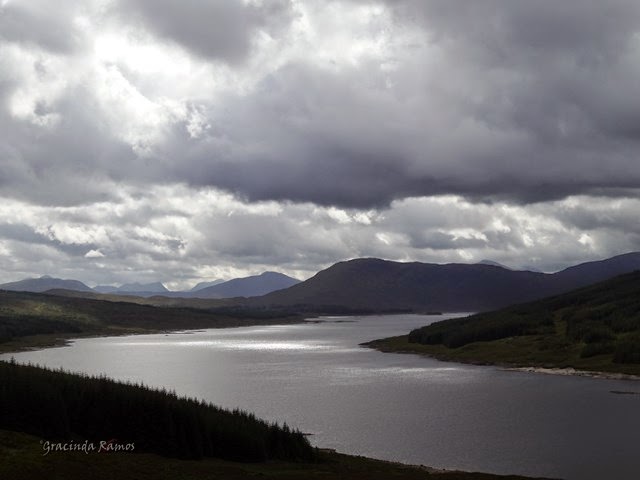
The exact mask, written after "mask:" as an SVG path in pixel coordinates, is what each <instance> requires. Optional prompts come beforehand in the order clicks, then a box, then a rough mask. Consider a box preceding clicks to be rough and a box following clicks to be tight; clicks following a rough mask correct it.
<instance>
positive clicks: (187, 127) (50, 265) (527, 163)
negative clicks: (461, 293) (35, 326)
mask: <svg viewBox="0 0 640 480" xmlns="http://www.w3.org/2000/svg"><path fill="white" fill-rule="evenodd" d="M53 5H54V4H53V3H52V2H50V1H48V0H0V281H12V280H18V279H21V278H25V277H30V276H39V275H43V274H49V275H54V276H58V277H62V278H74V279H79V280H82V281H84V282H86V283H87V284H89V285H95V284H120V283H125V282H133V281H140V282H151V281H162V282H164V283H165V285H167V286H168V287H169V288H172V289H181V288H188V287H190V286H192V285H193V284H195V283H197V282H199V281H204V280H213V279H218V278H224V279H229V278H233V277H238V276H246V275H251V274H257V273H260V272H262V271H265V270H276V271H280V272H283V273H287V274H290V275H293V276H296V277H298V278H300V279H304V278H308V277H309V276H311V275H313V274H314V273H315V272H317V271H318V270H320V269H322V268H326V267H328V266H330V265H331V264H333V263H335V262H337V261H341V260H345V259H350V258H357V257H379V258H385V259H389V260H397V261H423V262H434V263H449V262H463V263H475V262H478V261H481V260H484V259H490V260H493V261H497V262H501V263H503V264H506V265H508V266H511V267H516V268H534V269H538V270H541V271H556V270H559V269H562V268H565V267H567V266H570V265H573V264H576V263H580V262H584V261H590V260H596V259H602V258H607V257H610V256H613V255H617V254H621V253H626V252H629V251H637V250H640V222H638V212H640V197H639V195H638V193H639V188H640V161H639V159H638V154H639V153H640V148H639V147H640V95H638V85H640V2H637V1H635V0H628V1H627V0H608V1H606V2H602V1H601V0H580V1H574V0H564V1H562V2H558V1H557V0H538V1H535V2H532V1H528V0H502V1H498V0H473V1H471V0H469V1H465V0H460V1H456V2H451V1H447V0H437V1H434V0H386V1H384V0H380V1H367V0H342V1H326V0H322V1H321V0H262V1H260V0H245V1H241V0H237V1H234V0H180V1H177V0H176V1H171V0H61V1H59V2H55V7H54V6H53Z"/></svg>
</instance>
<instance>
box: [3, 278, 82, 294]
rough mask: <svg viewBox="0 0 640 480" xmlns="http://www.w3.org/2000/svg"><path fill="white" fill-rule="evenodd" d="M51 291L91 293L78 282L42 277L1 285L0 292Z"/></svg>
mask: <svg viewBox="0 0 640 480" xmlns="http://www.w3.org/2000/svg"><path fill="white" fill-rule="evenodd" d="M52 289H64V290H75V291H79V292H91V291H92V290H91V288H89V287H87V286H86V285H85V284H84V283H82V282H80V281H78V280H63V279H61V278H53V277H50V276H49V275H43V276H42V277H39V278H26V279H24V280H20V281H17V282H9V283H3V284H1V285H0V290H9V291H14V292H46V291H47V290H52Z"/></svg>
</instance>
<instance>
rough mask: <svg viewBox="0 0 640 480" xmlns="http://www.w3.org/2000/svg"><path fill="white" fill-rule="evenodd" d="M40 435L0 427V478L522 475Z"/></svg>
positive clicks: (366, 479)
mask: <svg viewBox="0 0 640 480" xmlns="http://www.w3.org/2000/svg"><path fill="white" fill-rule="evenodd" d="M42 453H43V450H42V446H41V444H40V440H39V439H38V438H36V437H33V436H30V435H25V434H22V433H16V432H10V431H6V430H0V478H6V479H11V480H40V479H43V478H47V479H50V480H75V479H78V480H80V479H82V480H84V479H87V478H91V479H92V480H103V479H104V480H112V479H114V478H118V479H140V480H144V479H149V480H151V479H153V480H164V479H166V480H175V479H181V480H208V479H211V480H213V479H216V480H218V479H225V480H236V479H238V480H239V479H246V478H254V477H256V478H264V479H288V480H296V479H300V480H307V479H315V478H317V479H324V480H332V479H345V478H348V479H353V480H358V479H361V480H378V479H379V480H387V479H399V480H400V479H403V480H405V479H406V480H413V479H433V480H438V479H443V480H491V479H505V480H507V479H514V480H515V479H518V478H524V477H516V476H506V477H505V476H496V475H489V474H481V473H462V472H447V473H441V474H437V473H429V472H428V471H427V470H426V469H424V468H420V467H412V466H408V465H401V464H397V463H390V462H382V461H378V460H371V459H367V458H364V457H354V456H348V455H341V454H337V453H333V452H322V453H321V454H320V458H319V461H318V462H317V463H311V464H309V463H285V462H268V463H236V462H228V461H223V460H215V459H206V460H199V461H193V460H176V459H171V458H164V457H161V456H158V455H152V454H142V453H109V454H97V453H90V454H88V455H86V454H84V453H82V452H66V453H62V452H52V453H50V454H49V455H47V456H43V455H42Z"/></svg>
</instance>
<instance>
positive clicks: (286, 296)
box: [249, 253, 640, 312]
mask: <svg viewBox="0 0 640 480" xmlns="http://www.w3.org/2000/svg"><path fill="white" fill-rule="evenodd" d="M636 269H640V253H630V254H625V255H621V256H618V257H613V258H611V259H608V260H603V261H599V262H589V263H584V264H581V265H578V266H575V267H571V268H568V269H566V270H563V271H561V272H558V273H554V274H546V273H540V272H530V271H514V270H509V269H506V268H502V267H499V266H496V265H484V264H475V265H469V264H456V263H452V264H446V265H439V264H430V263H418V262H413V263H399V262H391V261H386V260H379V259H375V258H363V259H356V260H350V261H346V262H340V263H337V264H335V265H333V266H331V267H329V268H327V269H326V270H322V271H321V272H318V273H317V274H316V275H315V276H313V277H312V278H310V279H308V280H306V281H304V282H301V283H299V284H297V285H294V286H292V287H290V288H287V289H286V290H280V291H277V292H273V293H270V294H267V295H264V296H262V297H260V298H255V299H250V300H249V303H250V304H253V305H271V306H276V305H289V306H290V305H297V306H302V305H307V306H311V307H313V308H315V309H316V310H319V311H322V310H324V309H329V308H335V307H337V306H341V307H345V308H351V309H369V310H371V311H385V310H387V311H388V310H400V309H406V310H413V311H441V312H454V311H458V312H459V311H488V310H494V309H496V308H501V307H505V306H507V305H512V304H516V303H522V302H526V301H531V300H536V299H539V298H543V297H546V296H550V295H556V294H559V293H563V292H567V291H570V290H572V289H575V288H579V287H582V286H586V285H589V284H591V283H595V282H598V281H602V280H606V279H608V278H611V277H613V276H615V275H619V274H622V273H627V272H630V271H633V270H636Z"/></svg>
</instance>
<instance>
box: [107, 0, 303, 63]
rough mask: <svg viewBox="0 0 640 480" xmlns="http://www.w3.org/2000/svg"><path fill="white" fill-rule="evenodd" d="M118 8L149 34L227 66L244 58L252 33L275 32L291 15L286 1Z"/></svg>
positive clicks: (145, 0) (152, 2)
mask: <svg viewBox="0 0 640 480" xmlns="http://www.w3.org/2000/svg"><path fill="white" fill-rule="evenodd" d="M119 8H120V9H121V13H122V15H124V16H125V17H126V16H128V15H130V14H132V13H133V15H134V18H135V16H137V17H138V18H139V20H140V21H141V22H142V24H143V25H145V26H146V27H148V28H149V29H150V30H151V31H152V32H154V33H155V34H157V35H158V36H160V37H162V38H165V39H169V40H172V41H175V42H176V43H178V44H180V45H182V46H183V47H184V48H186V49H187V50H189V51H191V52H193V53H195V54H196V55H199V56H201V57H204V58H208V59H214V60H223V61H230V62H237V61H239V60H242V59H244V58H245V57H246V56H247V54H248V53H249V51H250V49H251V42H252V38H253V35H254V34H255V32H256V30H258V29H264V30H266V31H271V32H272V33H273V32H277V31H278V30H279V29H280V28H282V27H283V26H284V25H286V24H287V23H288V21H289V20H290V18H291V15H292V11H291V2H290V1H289V0H276V1H269V2H264V4H263V5H259V6H256V5H253V4H243V2H239V1H229V0H206V1H202V0H181V1H179V2H177V1H174V0H126V1H122V2H120V5H119ZM126 20H128V19H126Z"/></svg>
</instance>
